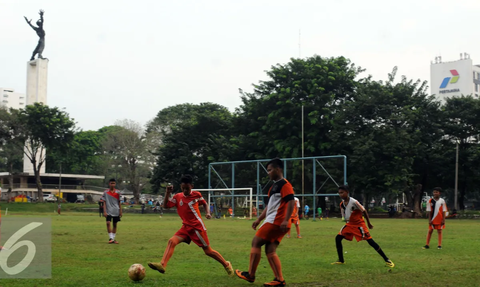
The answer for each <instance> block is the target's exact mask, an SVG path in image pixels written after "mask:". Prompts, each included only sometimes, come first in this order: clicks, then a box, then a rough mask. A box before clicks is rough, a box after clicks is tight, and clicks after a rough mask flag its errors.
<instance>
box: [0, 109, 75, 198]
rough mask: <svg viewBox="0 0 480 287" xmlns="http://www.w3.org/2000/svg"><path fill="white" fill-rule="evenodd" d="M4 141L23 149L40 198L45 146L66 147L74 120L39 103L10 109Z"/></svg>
mask: <svg viewBox="0 0 480 287" xmlns="http://www.w3.org/2000/svg"><path fill="white" fill-rule="evenodd" d="M11 114H12V117H11V119H12V120H11V121H10V122H9V123H8V125H7V126H8V128H7V129H6V130H7V134H8V136H7V139H6V140H7V141H11V142H12V143H13V144H15V145H17V147H18V148H22V149H23V150H24V154H25V155H26V156H27V157H28V159H29V160H30V162H31V163H32V165H33V170H34V174H35V181H36V184H37V189H38V198H39V200H40V201H43V191H42V182H41V180H40V169H41V167H42V165H43V164H44V163H45V158H46V156H45V149H54V150H65V149H67V148H68V144H69V143H70V142H71V141H72V139H73V136H74V130H75V122H74V121H73V119H71V118H70V117H69V115H68V113H66V112H64V111H61V110H60V109H58V108H57V107H54V108H50V107H48V106H46V105H43V104H41V103H35V104H33V105H28V106H26V107H25V109H24V110H20V111H18V110H11Z"/></svg>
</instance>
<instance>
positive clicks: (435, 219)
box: [427, 198, 447, 225]
mask: <svg viewBox="0 0 480 287" xmlns="http://www.w3.org/2000/svg"><path fill="white" fill-rule="evenodd" d="M427 211H433V215H432V224H434V225H438V224H442V221H443V220H444V218H443V213H444V212H446V211H447V204H446V203H445V200H444V199H443V198H439V199H438V200H435V198H430V199H429V200H428V203H427Z"/></svg>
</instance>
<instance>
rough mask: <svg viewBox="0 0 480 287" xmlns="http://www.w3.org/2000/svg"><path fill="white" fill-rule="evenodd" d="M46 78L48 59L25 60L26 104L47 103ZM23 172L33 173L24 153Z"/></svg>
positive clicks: (42, 170)
mask: <svg viewBox="0 0 480 287" xmlns="http://www.w3.org/2000/svg"><path fill="white" fill-rule="evenodd" d="M47 80H48V59H35V60H33V61H28V62H27V105H33V104H34V103H43V104H45V105H46V104H47ZM26 148H27V147H25V149H26ZM45 152H46V151H45V150H43V152H42V154H43V156H45ZM39 160H40V152H39V154H38V156H37V162H38V161H39ZM23 172H28V173H33V165H32V163H31V162H30V159H29V158H28V157H27V156H26V155H24V156H23ZM40 173H45V163H44V164H43V165H42V168H41V169H40Z"/></svg>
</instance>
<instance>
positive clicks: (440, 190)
mask: <svg viewBox="0 0 480 287" xmlns="http://www.w3.org/2000/svg"><path fill="white" fill-rule="evenodd" d="M435 190H436V191H438V192H442V188H441V187H438V186H437V187H435V188H434V189H433V191H435Z"/></svg>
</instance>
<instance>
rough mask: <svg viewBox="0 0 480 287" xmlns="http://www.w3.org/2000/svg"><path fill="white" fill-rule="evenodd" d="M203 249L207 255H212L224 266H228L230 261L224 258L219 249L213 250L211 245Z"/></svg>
mask: <svg viewBox="0 0 480 287" xmlns="http://www.w3.org/2000/svg"><path fill="white" fill-rule="evenodd" d="M203 251H204V252H205V254H206V255H207V256H210V257H212V258H213V259H215V260H217V261H218V262H220V263H221V264H222V265H223V267H227V266H228V263H227V261H225V259H223V257H222V255H221V254H220V253H218V252H217V251H215V250H213V249H212V248H211V247H210V246H208V247H207V248H205V249H203Z"/></svg>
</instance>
